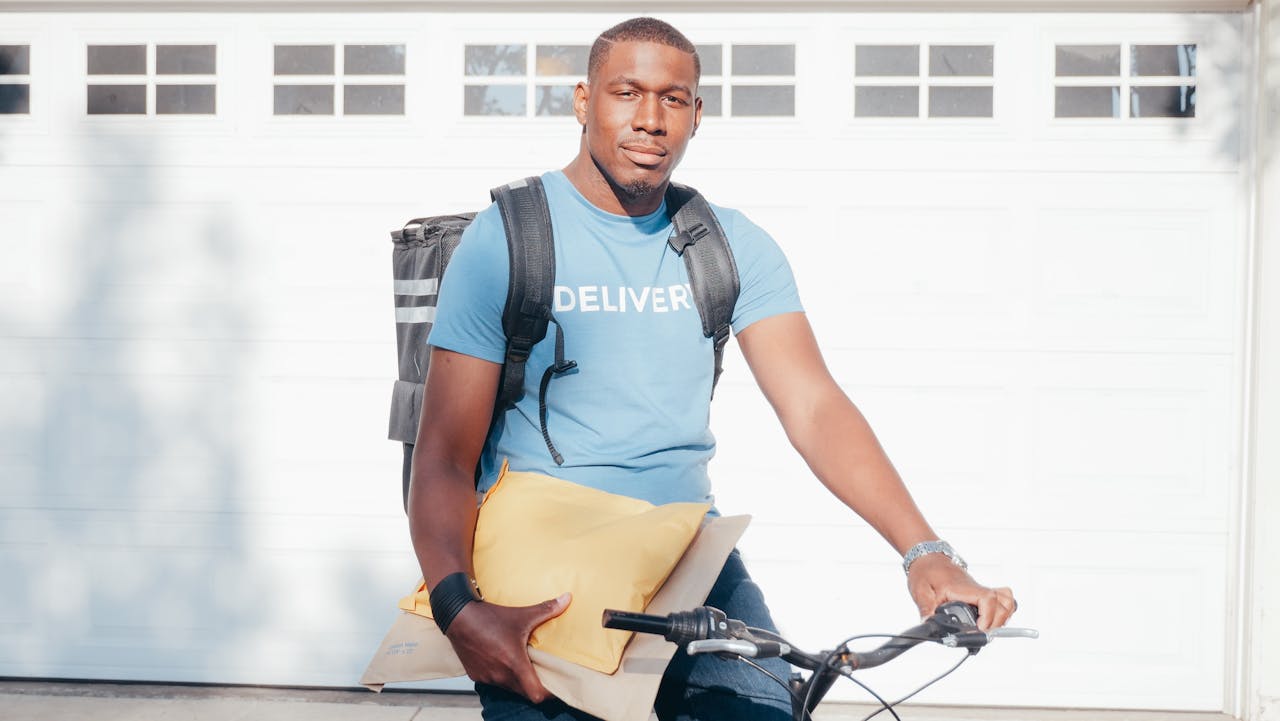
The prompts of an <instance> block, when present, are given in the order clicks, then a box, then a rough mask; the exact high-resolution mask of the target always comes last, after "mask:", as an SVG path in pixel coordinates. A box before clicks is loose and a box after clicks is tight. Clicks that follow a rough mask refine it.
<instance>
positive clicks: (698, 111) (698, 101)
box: [689, 95, 702, 138]
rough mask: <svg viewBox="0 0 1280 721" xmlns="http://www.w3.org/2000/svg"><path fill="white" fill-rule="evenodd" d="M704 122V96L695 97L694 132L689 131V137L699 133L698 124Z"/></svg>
mask: <svg viewBox="0 0 1280 721" xmlns="http://www.w3.org/2000/svg"><path fill="white" fill-rule="evenodd" d="M701 124H702V96H701V95H699V96H698V97H696V98H694V99H693V132H691V133H689V137H691V138H692V137H693V136H695V135H697V134H698V126H699V125H701Z"/></svg>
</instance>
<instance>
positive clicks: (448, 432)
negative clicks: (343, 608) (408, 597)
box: [409, 348, 569, 703]
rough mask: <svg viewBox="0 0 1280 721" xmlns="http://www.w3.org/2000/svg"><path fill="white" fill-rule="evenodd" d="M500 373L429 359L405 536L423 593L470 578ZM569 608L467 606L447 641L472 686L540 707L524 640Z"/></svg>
mask: <svg viewBox="0 0 1280 721" xmlns="http://www.w3.org/2000/svg"><path fill="white" fill-rule="evenodd" d="M501 370H502V367H501V366H500V365H498V364H496V363H490V362H489V361H485V360H480V359H478V358H473V357H471V356H467V355H463V354H461V353H454V352H452V351H447V350H442V349H439V348H433V349H432V351H431V364H430V366H429V367H428V370H427V387H426V391H425V394H424V398H423V403H422V419H421V421H420V422H419V424H418V437H417V443H416V444H415V445H414V447H413V482H412V483H411V485H410V487H409V534H410V536H411V537H412V538H413V548H414V551H415V553H417V556H418V564H419V565H420V566H421V567H422V577H423V579H424V580H426V582H427V587H428V588H435V586H436V584H437V583H439V582H440V579H442V578H444V577H445V576H448V575H449V574H451V573H456V572H458V571H464V572H466V573H467V574H473V573H474V570H473V568H472V564H471V555H472V545H473V541H474V539H475V529H476V494H475V490H476V489H475V468H476V464H477V463H478V461H479V459H480V452H481V450H482V449H483V448H484V441H485V436H486V435H487V434H488V431H489V422H490V420H491V419H492V415H493V405H494V398H495V397H496V396H497V392H498V377H499V373H500V372H501ZM483 590H484V589H481V591H482V592H483ZM568 605H569V599H568V596H567V595H565V596H561V597H560V598H557V599H553V600H550V601H545V602H543V603H539V604H535V605H533V606H525V607H521V608H509V607H505V606H496V605H494V604H490V603H477V602H473V603H469V604H467V605H466V607H464V608H463V609H462V611H461V613H459V614H458V615H457V617H455V618H454V621H453V623H452V624H451V625H450V626H449V631H448V634H447V636H448V638H449V641H450V643H452V644H453V648H454V651H455V652H457V654H458V659H459V660H460V661H462V665H463V667H464V668H466V669H467V674H468V675H469V676H471V678H472V679H473V680H475V681H478V682H481V683H488V684H493V685H497V686H502V687H503V688H506V689H509V690H511V691H514V692H516V693H519V694H521V695H523V696H525V697H526V698H528V699H530V700H531V701H534V702H535V703H537V702H541V701H544V700H546V699H547V698H549V697H550V695H551V694H550V693H549V692H548V691H547V690H546V688H544V687H543V685H542V683H541V682H540V681H539V680H538V677H537V675H536V674H535V673H534V670H533V664H532V663H531V662H530V661H529V654H528V651H527V649H526V646H527V645H528V643H529V634H531V633H532V632H533V629H534V628H536V627H537V626H538V625H540V624H541V623H543V622H544V621H546V620H547V619H549V618H553V617H555V616H558V615H560V614H561V613H563V612H564V609H566V608H568Z"/></svg>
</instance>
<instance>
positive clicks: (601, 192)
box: [563, 148, 667, 217]
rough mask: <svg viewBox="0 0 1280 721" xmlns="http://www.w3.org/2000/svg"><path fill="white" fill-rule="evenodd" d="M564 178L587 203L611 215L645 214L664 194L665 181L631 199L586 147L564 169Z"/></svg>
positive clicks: (660, 200) (652, 209) (654, 206)
mask: <svg viewBox="0 0 1280 721" xmlns="http://www.w3.org/2000/svg"><path fill="white" fill-rule="evenodd" d="M563 172H564V176H565V177H566V178H568V179H569V182H570V183H573V187H575V188H577V189H578V192H579V193H582V197H584V198H586V199H587V201H588V202H589V203H591V204H592V205H594V206H596V207H597V208H599V209H601V210H603V211H605V212H607V213H613V214H615V215H630V216H633V217H635V216H640V215H648V214H650V213H652V212H654V211H655V210H657V209H658V208H659V207H661V206H662V198H663V196H665V195H666V192H667V181H663V182H662V185H660V186H658V187H656V188H654V189H653V191H652V192H650V193H646V194H644V195H642V196H634V195H631V194H630V193H628V192H627V191H626V189H624V188H620V187H618V186H617V185H615V184H614V183H613V182H611V181H610V180H609V178H608V177H606V176H605V174H604V173H603V172H601V171H600V167H599V166H597V165H596V163H595V161H594V160H592V158H591V154H590V153H588V152H587V150H586V148H583V149H581V150H580V151H579V152H578V155H577V157H575V158H574V159H573V161H572V162H570V163H569V164H568V165H566V166H565V167H564V171H563Z"/></svg>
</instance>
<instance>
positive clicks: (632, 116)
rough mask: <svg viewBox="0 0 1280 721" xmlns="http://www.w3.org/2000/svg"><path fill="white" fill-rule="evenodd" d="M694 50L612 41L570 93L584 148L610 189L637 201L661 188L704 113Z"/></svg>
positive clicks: (647, 43)
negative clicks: (590, 72) (586, 81)
mask: <svg viewBox="0 0 1280 721" xmlns="http://www.w3.org/2000/svg"><path fill="white" fill-rule="evenodd" d="M697 89H698V88H697V71H696V69H695V68H694V64H693V55H691V54H689V53H686V52H684V51H682V50H678V49H676V48H673V47H669V46H666V45H662V44H660V43H651V42H619V43H614V45H613V47H612V48H610V50H609V55H608V57H607V58H606V59H605V61H604V63H603V64H601V66H600V67H599V69H598V70H597V71H596V74H595V76H594V77H593V78H592V79H591V84H590V86H587V85H586V84H584V83H579V84H578V87H577V88H576V89H575V91H574V111H575V113H576V114H577V116H578V122H579V123H581V124H582V125H583V126H584V128H585V133H586V143H587V150H588V152H589V153H590V154H591V159H592V161H593V162H594V163H595V166H596V167H597V168H598V169H599V170H600V172H601V174H603V175H604V177H605V178H606V179H607V180H608V181H609V184H610V185H612V186H613V188H614V190H615V191H621V192H622V193H624V194H626V195H627V196H629V197H631V198H634V199H638V198H642V197H644V196H647V195H648V194H649V193H652V192H653V191H654V190H656V189H657V188H659V187H661V186H662V184H663V183H664V182H666V180H667V179H668V178H670V177H671V172H672V171H673V170H675V167H676V165H678V164H679V162H680V158H681V157H683V156H684V150H685V146H687V145H688V143H689V138H691V137H693V133H694V131H695V130H696V129H697V127H698V122H699V121H700V120H701V117H702V103H701V101H700V100H699V99H698V97H697Z"/></svg>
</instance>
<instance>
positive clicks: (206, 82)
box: [85, 44, 217, 115]
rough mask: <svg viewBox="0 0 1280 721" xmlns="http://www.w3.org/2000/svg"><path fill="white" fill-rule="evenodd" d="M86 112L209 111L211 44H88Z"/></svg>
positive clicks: (213, 97)
mask: <svg viewBox="0 0 1280 721" xmlns="http://www.w3.org/2000/svg"><path fill="white" fill-rule="evenodd" d="M86 57H87V63H86V64H87V67H86V72H87V74H88V76H89V81H88V84H87V89H86V98H85V110H86V112H87V113H88V114H89V115H150V114H154V115H214V114H215V113H216V112H217V47H216V46H214V45H150V44H137V45H90V46H88V52H87V55H86Z"/></svg>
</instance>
